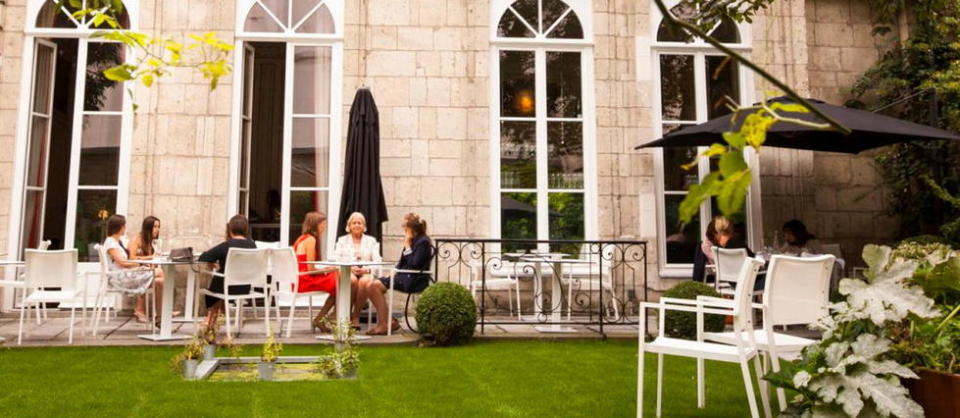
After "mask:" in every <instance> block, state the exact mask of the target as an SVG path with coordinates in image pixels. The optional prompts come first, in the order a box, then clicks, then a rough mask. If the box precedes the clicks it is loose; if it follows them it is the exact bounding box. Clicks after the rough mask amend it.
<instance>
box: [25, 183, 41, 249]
mask: <svg viewBox="0 0 960 418" xmlns="http://www.w3.org/2000/svg"><path fill="white" fill-rule="evenodd" d="M23 205H24V210H23V236H22V237H21V238H20V243H21V244H20V246H21V248H37V246H39V245H40V241H41V238H40V230H41V229H42V228H43V191H41V190H27V192H26V194H25V195H24V202H23Z"/></svg>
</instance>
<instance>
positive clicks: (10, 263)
mask: <svg viewBox="0 0 960 418" xmlns="http://www.w3.org/2000/svg"><path fill="white" fill-rule="evenodd" d="M25 265H26V263H24V262H23V261H17V260H0V268H3V267H13V268H17V267H23V266H25ZM0 287H14V288H16V287H23V282H21V281H18V280H0ZM14 292H16V290H14ZM14 295H16V293H14ZM6 341H7V340H6V339H4V338H3V337H0V344H2V343H4V342H6Z"/></svg>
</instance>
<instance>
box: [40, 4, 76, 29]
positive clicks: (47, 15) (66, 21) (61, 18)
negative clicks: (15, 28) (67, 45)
mask: <svg viewBox="0 0 960 418" xmlns="http://www.w3.org/2000/svg"><path fill="white" fill-rule="evenodd" d="M77 10H78V9H77V8H75V7H72V6H70V2H66V1H65V2H63V8H58V7H57V6H56V2H55V1H49V0H48V1H46V2H45V3H44V5H43V7H41V8H40V13H38V14H37V27H38V28H66V29H76V27H77V24H76V23H75V22H76V21H75V20H74V19H73V18H72V17H71V16H69V15H72V14H73V13H74V12H76V11H77ZM68 14H69V15H68Z"/></svg>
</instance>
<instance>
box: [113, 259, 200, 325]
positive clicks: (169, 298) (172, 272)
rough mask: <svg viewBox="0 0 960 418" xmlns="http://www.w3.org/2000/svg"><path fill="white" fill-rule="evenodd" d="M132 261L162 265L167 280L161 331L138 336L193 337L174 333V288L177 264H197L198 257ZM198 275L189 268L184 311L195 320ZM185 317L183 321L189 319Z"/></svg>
mask: <svg viewBox="0 0 960 418" xmlns="http://www.w3.org/2000/svg"><path fill="white" fill-rule="evenodd" d="M129 261H130V262H131V263H137V264H142V265H153V266H160V268H162V269H163V275H164V278H165V280H166V282H165V283H164V286H163V296H162V297H163V306H162V307H161V309H160V333H159V334H142V335H138V337H140V338H143V339H145V340H150V341H175V340H186V339H190V338H193V336H192V335H186V334H174V333H173V289H174V288H175V287H176V283H174V281H175V280H176V277H178V276H177V266H192V265H193V264H196V263H197V261H196V258H194V259H193V260H189V261H171V260H170V259H169V258H168V257H157V258H152V259H149V260H129ZM196 280H197V279H196V275H195V273H194V271H193V269H192V268H190V269H187V300H186V306H185V307H184V312H185V313H186V315H187V318H189V322H193V288H194V287H195V283H196ZM187 318H184V319H183V321H188V319H187Z"/></svg>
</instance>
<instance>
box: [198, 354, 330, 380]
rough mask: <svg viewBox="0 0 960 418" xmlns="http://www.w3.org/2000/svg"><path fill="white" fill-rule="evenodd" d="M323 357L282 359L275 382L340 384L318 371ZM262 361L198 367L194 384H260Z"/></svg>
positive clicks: (217, 361) (218, 361)
mask: <svg viewBox="0 0 960 418" xmlns="http://www.w3.org/2000/svg"><path fill="white" fill-rule="evenodd" d="M319 358H320V357H319V356H281V357H279V358H278V359H277V361H276V366H275V369H274V372H273V379H271V381H273V382H301V381H310V382H316V381H323V380H337V379H336V378H330V377H327V376H324V375H323V374H322V373H319V372H318V371H317V370H316V363H317V360H318V359H319ZM258 363H260V357H214V358H213V359H212V360H205V361H202V362H201V363H200V364H199V365H198V366H197V374H196V377H195V378H194V379H193V380H206V381H210V382H255V381H259V380H260V374H259V372H258V371H257V364H258Z"/></svg>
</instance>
